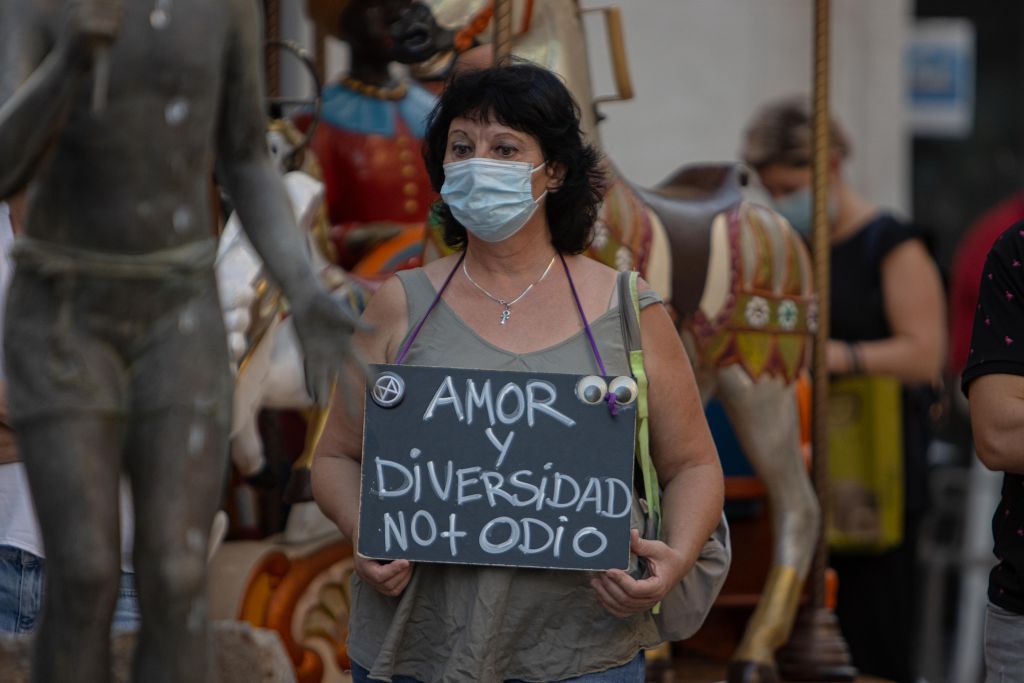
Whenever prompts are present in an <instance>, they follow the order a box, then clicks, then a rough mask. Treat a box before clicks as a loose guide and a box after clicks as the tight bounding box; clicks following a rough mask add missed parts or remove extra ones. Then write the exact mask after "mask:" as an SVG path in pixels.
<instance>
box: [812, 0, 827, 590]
mask: <svg viewBox="0 0 1024 683" xmlns="http://www.w3.org/2000/svg"><path fill="white" fill-rule="evenodd" d="M828 28H829V0H815V7H814V101H813V109H812V113H811V121H812V123H811V126H812V129H811V130H812V135H813V139H814V141H813V143H812V144H813V147H812V149H813V150H814V156H813V158H812V160H811V174H812V179H813V180H812V183H813V186H812V192H813V197H814V204H813V207H814V213H813V216H814V222H813V226H814V227H813V233H812V235H813V241H812V250H813V252H814V261H813V263H814V291H815V293H816V295H817V297H818V327H817V329H816V330H815V332H814V364H813V366H812V372H813V382H814V394H813V401H814V403H813V407H812V418H811V419H812V422H811V440H812V447H813V449H814V465H813V469H812V476H813V478H814V490H815V491H817V493H818V501H819V502H820V503H821V509H822V510H826V509H828V505H827V502H828V495H829V492H828V384H829V377H828V356H827V355H826V350H827V348H826V347H827V344H828V340H829V331H830V325H829V316H830V315H831V306H830V301H831V300H830V297H831V282H830V279H829V278H830V271H831V268H830V265H831V263H830V261H831V247H830V229H829V224H828V166H829V156H830V143H831V141H830V139H829V127H828V96H829V93H828V85H829V83H828V76H829V74H828V70H829V53H828V48H829V41H828V38H829V36H828V33H829V31H828ZM824 519H825V516H824V515H822V522H821V523H820V524H821V530H820V531H819V534H818V547H817V549H816V550H815V553H814V564H813V565H812V566H811V601H812V603H813V605H814V607H815V608H822V607H824V606H825V571H826V569H827V568H828V548H827V545H826V543H825V533H824Z"/></svg>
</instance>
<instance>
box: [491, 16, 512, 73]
mask: <svg viewBox="0 0 1024 683" xmlns="http://www.w3.org/2000/svg"><path fill="white" fill-rule="evenodd" d="M510 54H512V0H494V63H495V64H499V63H500V62H501V60H503V59H505V58H506V57H508V56H509V55H510Z"/></svg>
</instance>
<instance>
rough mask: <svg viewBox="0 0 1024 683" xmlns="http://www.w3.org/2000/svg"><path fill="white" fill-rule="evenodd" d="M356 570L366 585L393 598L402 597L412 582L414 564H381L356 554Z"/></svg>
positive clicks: (395, 562) (396, 561)
mask: <svg viewBox="0 0 1024 683" xmlns="http://www.w3.org/2000/svg"><path fill="white" fill-rule="evenodd" d="M355 568H356V573H357V574H359V578H361V579H362V580H363V582H364V583H366V584H367V585H368V586H370V587H371V588H373V589H374V590H376V591H377V592H378V593H383V594H384V595H387V596H389V597H392V598H395V597H398V596H399V595H401V594H402V591H404V590H405V587H406V586H408V585H409V581H411V580H412V568H413V564H412V562H410V561H409V560H392V561H391V562H381V561H380V560H371V559H370V558H368V557H363V556H362V555H359V554H356V556H355Z"/></svg>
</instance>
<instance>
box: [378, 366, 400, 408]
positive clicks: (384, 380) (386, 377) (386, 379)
mask: <svg viewBox="0 0 1024 683" xmlns="http://www.w3.org/2000/svg"><path fill="white" fill-rule="evenodd" d="M370 395H371V396H372V397H373V402H374V403H376V404H377V405H379V406H380V407H381V408H394V407H395V406H397V405H398V404H399V403H401V402H402V399H403V398H405V381H404V380H403V379H402V378H401V377H399V376H398V375H396V374H395V373H393V372H382V373H381V374H380V376H378V377H377V381H375V382H374V383H373V391H371V392H370Z"/></svg>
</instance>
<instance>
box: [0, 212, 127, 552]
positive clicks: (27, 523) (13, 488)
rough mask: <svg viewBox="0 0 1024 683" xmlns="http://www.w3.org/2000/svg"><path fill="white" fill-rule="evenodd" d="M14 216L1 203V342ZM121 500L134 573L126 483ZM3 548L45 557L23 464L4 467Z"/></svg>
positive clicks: (0, 494) (0, 470)
mask: <svg viewBox="0 0 1024 683" xmlns="http://www.w3.org/2000/svg"><path fill="white" fill-rule="evenodd" d="M10 215H11V214H10V209H9V207H8V206H7V204H5V203H4V202H0V340H2V339H3V331H4V308H5V304H6V303H7V287H8V285H9V284H10V281H11V270H12V264H11V256H10V254H11V245H12V244H13V242H14V230H13V228H12V227H11V218H10ZM3 376H4V370H3V344H0V378H2V377H3ZM120 498H121V500H120V505H121V568H122V569H123V570H124V571H131V567H132V564H131V562H132V538H133V534H134V528H133V527H134V521H135V520H134V517H133V516H132V499H131V490H130V489H129V487H128V485H127V483H126V482H125V481H124V480H122V481H121V491H120ZM0 545H7V546H13V547H15V548H19V549H21V550H24V551H25V552H29V553H32V554H33V555H37V556H39V557H43V539H42V536H41V534H40V533H39V523H38V522H37V521H36V514H35V510H34V509H33V505H32V494H31V493H30V492H29V488H28V477H27V476H26V474H25V466H24V465H23V464H22V463H20V462H15V463H10V464H8V465H0Z"/></svg>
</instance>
